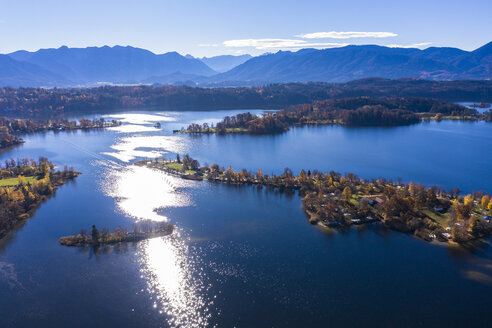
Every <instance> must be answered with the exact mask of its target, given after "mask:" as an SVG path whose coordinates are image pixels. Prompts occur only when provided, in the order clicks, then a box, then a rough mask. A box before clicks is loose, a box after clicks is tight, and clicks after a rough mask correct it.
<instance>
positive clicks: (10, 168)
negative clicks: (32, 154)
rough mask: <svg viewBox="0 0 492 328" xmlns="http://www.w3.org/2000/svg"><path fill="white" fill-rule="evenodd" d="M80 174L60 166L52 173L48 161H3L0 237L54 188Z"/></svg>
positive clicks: (0, 179)
mask: <svg viewBox="0 0 492 328" xmlns="http://www.w3.org/2000/svg"><path fill="white" fill-rule="evenodd" d="M79 174H80V173H79V172H76V171H75V170H74V169H73V168H68V167H64V169H63V170H61V171H56V170H55V166H54V164H53V163H52V162H50V161H48V159H46V158H44V157H41V158H40V159H39V160H38V161H34V160H32V159H29V158H23V159H21V160H17V161H16V160H14V159H10V160H5V163H4V165H1V167H0V238H2V237H3V236H4V235H5V234H6V233H7V232H8V231H9V230H10V229H12V228H13V227H14V226H15V225H16V224H17V223H19V222H21V221H23V220H25V219H27V218H29V217H30V216H32V215H33V213H34V211H35V210H36V209H37V208H38V207H39V206H40V205H41V203H42V202H43V201H45V200H46V199H48V198H50V197H51V196H53V195H54V193H55V191H56V189H57V188H58V187H59V186H61V185H63V184H64V183H66V182H67V181H69V180H73V179H74V178H75V177H77V176H78V175H79Z"/></svg>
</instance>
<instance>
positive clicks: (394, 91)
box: [0, 79, 492, 117]
mask: <svg viewBox="0 0 492 328" xmlns="http://www.w3.org/2000/svg"><path fill="white" fill-rule="evenodd" d="M360 96H367V97H373V98H384V97H427V98H436V99H441V100H446V101H478V102H480V101H482V102H491V101H492V81H425V80H412V79H400V80H386V79H364V80H357V81H352V82H348V83H289V84H270V85H265V86H259V87H238V88H195V87H189V86H155V87H154V86H128V87H117V86H111V87H110V86H105V87H99V88H91V89H42V88H2V89H0V112H3V113H4V114H5V115H6V114H8V113H15V114H16V115H20V114H22V115H26V116H29V115H43V116H46V115H48V116H53V117H55V116H59V115H63V114H65V113H73V112H77V113H84V112H100V113H102V112H110V111H114V110H122V109H144V108H153V107H155V108H159V109H160V110H163V109H172V110H196V109H201V110H204V109H210V110H214V109H226V108H283V107H288V106H292V105H298V104H305V103H307V104H313V103H315V102H316V101H321V100H324V99H339V98H348V97H360Z"/></svg>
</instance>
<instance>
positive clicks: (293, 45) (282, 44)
mask: <svg viewBox="0 0 492 328" xmlns="http://www.w3.org/2000/svg"><path fill="white" fill-rule="evenodd" d="M223 44H224V46H226V47H235V48H246V47H253V48H256V49H258V50H279V49H290V50H295V49H302V48H318V49H320V48H336V47H344V46H346V45H348V43H332V42H307V41H305V40H295V39H241V40H228V41H224V43H223Z"/></svg>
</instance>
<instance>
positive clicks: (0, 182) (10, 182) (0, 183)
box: [0, 177, 36, 187]
mask: <svg viewBox="0 0 492 328" xmlns="http://www.w3.org/2000/svg"><path fill="white" fill-rule="evenodd" d="M24 179H25V180H26V183H27V182H30V183H32V182H33V181H34V180H36V178H35V177H24ZM18 184H19V179H17V178H8V179H0V187H7V186H9V187H10V186H17V185H18Z"/></svg>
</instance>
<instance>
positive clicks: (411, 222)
mask: <svg viewBox="0 0 492 328" xmlns="http://www.w3.org/2000/svg"><path fill="white" fill-rule="evenodd" d="M185 157H186V158H188V159H189V160H190V161H194V160H193V159H192V158H191V157H189V156H188V155H187V156H185ZM140 163H141V164H142V165H149V166H151V167H153V168H160V169H163V170H166V171H170V172H171V173H173V172H174V171H175V170H174V169H172V166H169V161H165V160H163V159H161V160H155V161H151V162H148V161H142V162H140ZM137 164H138V163H137ZM194 174H195V175H199V176H201V177H203V178H205V179H208V180H210V181H218V182H223V183H231V184H254V185H257V186H259V187H263V186H267V187H271V188H275V189H278V190H280V191H284V190H299V193H300V195H302V196H303V208H304V211H305V212H306V214H307V215H308V217H309V221H310V222H311V223H317V222H321V223H323V224H326V225H329V226H330V225H336V226H340V227H343V226H349V225H352V224H360V223H366V222H373V221H378V220H379V221H382V222H384V224H385V225H387V226H388V227H390V228H392V229H395V230H398V231H403V232H407V233H413V234H415V235H416V236H418V237H419V238H421V239H424V240H431V239H434V238H435V239H438V240H441V241H447V240H448V239H452V240H453V241H455V242H458V243H466V242H469V241H472V240H476V239H478V238H481V237H485V236H489V235H490V234H491V233H492V225H491V224H490V222H489V221H490V218H489V216H490V215H492V198H491V196H490V195H486V194H484V193H483V192H474V193H473V194H468V195H465V196H461V195H460V193H461V191H460V190H459V189H457V188H455V189H452V190H449V191H446V190H444V189H442V188H439V187H436V186H431V187H425V186H423V185H420V184H417V183H408V184H406V183H402V182H401V181H398V182H393V181H392V180H386V179H384V178H381V179H371V180H367V179H361V178H359V177H358V176H356V175H355V174H351V173H348V174H345V175H342V174H340V173H337V172H333V171H331V172H329V173H323V172H320V171H318V170H313V171H312V172H311V171H310V170H308V171H307V172H306V171H305V170H301V171H300V173H299V175H297V176H296V175H294V173H293V172H292V170H291V169H289V168H285V169H284V172H283V173H282V174H280V175H272V176H269V175H268V174H264V173H263V171H262V170H261V169H260V170H258V171H257V172H256V173H252V172H250V171H248V170H246V169H243V170H240V171H235V170H234V169H233V168H232V167H229V168H227V169H224V168H221V167H219V165H217V164H212V165H210V166H208V167H200V168H199V169H197V170H196V173H194ZM487 220H489V221H487Z"/></svg>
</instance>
